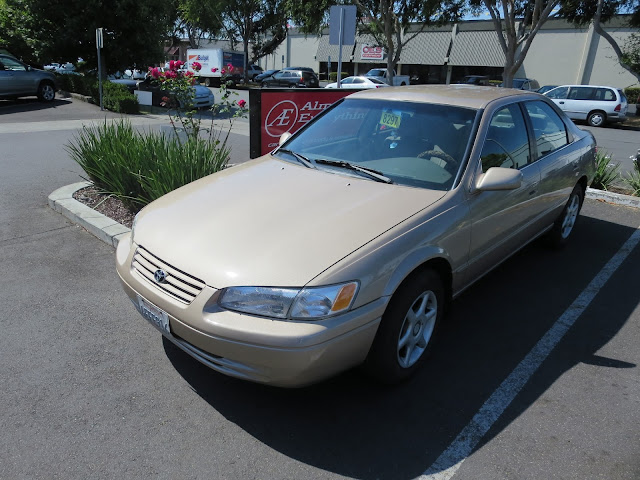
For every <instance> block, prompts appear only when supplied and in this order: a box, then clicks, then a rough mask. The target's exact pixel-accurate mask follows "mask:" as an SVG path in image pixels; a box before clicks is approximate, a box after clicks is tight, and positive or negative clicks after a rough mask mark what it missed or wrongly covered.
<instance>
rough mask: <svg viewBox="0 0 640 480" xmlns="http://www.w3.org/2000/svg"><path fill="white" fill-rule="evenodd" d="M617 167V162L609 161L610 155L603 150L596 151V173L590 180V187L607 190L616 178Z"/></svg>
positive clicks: (618, 166) (618, 165) (618, 167)
mask: <svg viewBox="0 0 640 480" xmlns="http://www.w3.org/2000/svg"><path fill="white" fill-rule="evenodd" d="M619 169H620V164H619V163H611V155H608V154H606V153H605V152H603V151H599V152H598V153H596V174H595V176H594V177H593V182H591V188H597V189H598V190H608V189H609V187H611V185H612V184H613V183H614V182H615V181H616V180H617V178H618V176H619V175H618V170H619Z"/></svg>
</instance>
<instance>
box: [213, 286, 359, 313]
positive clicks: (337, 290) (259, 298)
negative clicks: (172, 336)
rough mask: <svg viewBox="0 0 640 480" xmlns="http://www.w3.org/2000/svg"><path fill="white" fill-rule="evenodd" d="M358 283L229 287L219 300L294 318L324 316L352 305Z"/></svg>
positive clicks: (234, 306) (225, 304)
mask: <svg viewBox="0 0 640 480" xmlns="http://www.w3.org/2000/svg"><path fill="white" fill-rule="evenodd" d="M357 292H358V283H357V282H349V283H342V284H339V285H330V286H327V287H311V288H303V289H299V288H277V287H229V288H227V289H225V290H224V292H223V293H222V295H221V296H220V300H219V301H218V304H219V305H220V306H221V307H222V308H225V309H227V310H235V311H238V312H243V313H250V314H253V315H261V316H265V317H275V318H292V319H297V320H307V319H319V318H326V317H330V316H333V315H337V314H338V313H342V312H345V311H347V310H349V309H350V308H351V305H352V304H353V300H354V299H355V297H356V293H357Z"/></svg>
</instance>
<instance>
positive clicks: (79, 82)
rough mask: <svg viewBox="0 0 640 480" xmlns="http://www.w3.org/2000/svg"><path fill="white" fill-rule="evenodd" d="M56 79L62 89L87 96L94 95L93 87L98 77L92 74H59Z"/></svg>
mask: <svg viewBox="0 0 640 480" xmlns="http://www.w3.org/2000/svg"><path fill="white" fill-rule="evenodd" d="M56 80H57V82H58V88H59V89H60V90H63V91H65V92H72V93H79V94H80V95H87V96H92V89H93V87H94V85H95V84H96V83H97V79H96V78H95V77H93V76H90V75H69V74H63V75H60V74H58V75H56Z"/></svg>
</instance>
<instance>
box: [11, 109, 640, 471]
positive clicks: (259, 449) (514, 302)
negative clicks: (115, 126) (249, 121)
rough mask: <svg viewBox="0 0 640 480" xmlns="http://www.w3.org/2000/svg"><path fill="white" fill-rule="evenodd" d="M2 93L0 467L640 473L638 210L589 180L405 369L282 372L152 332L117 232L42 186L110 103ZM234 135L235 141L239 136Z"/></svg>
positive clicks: (58, 173) (65, 177) (68, 177)
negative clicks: (109, 237)
mask: <svg viewBox="0 0 640 480" xmlns="http://www.w3.org/2000/svg"><path fill="white" fill-rule="evenodd" d="M8 108H9V107H7V106H6V105H0V145H2V150H3V153H2V155H0V171H2V175H1V176H0V265H2V275H1V276H0V304H1V305H2V306H3V307H2V309H1V310H0V326H1V328H2V333H3V334H2V336H0V352H2V360H3V368H2V372H1V373H0V382H1V383H2V385H3V388H2V390H0V402H1V403H2V405H3V407H4V408H3V409H2V412H1V413H0V420H1V423H2V425H3V435H2V438H1V439H0V478H7V479H23V478H24V479H26V478H29V479H32V478H46V479H51V478H64V479H86V478H98V479H101V478H105V479H106V478H109V479H111V478H113V479H120V478H148V477H154V478H167V479H173V478H185V479H188V478H194V479H196V478H207V479H234V478H255V479H298V478H310V479H338V478H357V479H378V478H389V479H410V478H420V477H422V478H426V479H433V480H435V479H444V478H453V479H454V480H458V479H469V480H476V479H541V478H545V479H547V478H548V479H551V478H558V479H587V478H588V479H607V480H614V479H629V480H631V479H638V478H640V455H639V454H640V435H639V434H638V432H639V431H640V375H639V374H638V365H639V364H640V349H639V348H638V345H639V344H640V307H639V303H640V288H639V287H638V285H639V283H638V280H637V277H638V267H639V266H640V247H638V246H635V247H633V246H632V245H630V244H628V243H626V242H628V241H629V239H637V238H638V236H639V234H638V229H639V228H640V210H638V209H633V208H629V207H622V206H616V205H612V204H609V203H606V202H601V201H595V200H587V201H586V202H585V206H584V208H583V212H582V216H581V218H580V220H579V222H578V224H577V225H576V230H575V232H574V233H575V237H574V238H572V242H571V243H570V244H569V245H568V247H567V248H566V249H565V250H563V251H561V252H556V251H550V250H548V249H547V248H546V246H545V245H544V244H543V243H542V242H535V243H533V244H531V245H529V246H528V247H526V248H525V249H524V250H522V251H521V252H520V253H518V254H517V255H515V256H514V257H512V258H511V259H509V260H508V261H507V262H505V263H504V264H503V265H502V266H500V267H499V268H498V269H496V270H494V271H493V272H492V273H490V274H489V275H487V276H486V277H485V278H484V279H482V280H481V281H480V282H479V283H477V284H476V285H474V286H473V287H472V288H470V289H469V290H467V291H466V292H465V293H464V294H463V295H462V296H461V297H459V298H458V299H457V300H456V301H455V303H454V308H453V311H452V314H451V316H450V318H449V321H448V322H447V323H446V324H445V326H444V329H443V331H442V336H441V338H440V339H439V340H440V341H439V343H438V344H437V345H436V348H435V350H434V352H433V356H432V358H431V361H430V362H429V364H428V365H427V366H426V367H427V368H425V369H424V370H423V371H422V372H420V374H419V375H417V376H416V377H415V378H413V379H412V380H411V381H410V382H407V383H405V384H403V385H400V386H398V387H395V388H382V387H379V386H376V385H373V384H371V383H370V382H368V381H367V380H366V379H365V378H363V377H362V376H361V375H360V374H359V373H358V372H357V371H352V372H347V373H346V374H344V375H342V376H340V377H338V378H335V379H333V380H330V381H328V382H325V383H322V384H320V385H316V386H313V387H310V388H306V389H300V390H282V389H274V388H269V387H264V386H260V385H254V384H249V383H245V382H241V381H237V380H234V379H231V378H227V377H224V376H222V375H219V374H217V373H215V372H212V371H210V370H208V369H207V368H206V367H204V366H202V365H200V364H198V363H197V362H195V361H194V360H192V359H191V358H190V357H188V356H186V355H185V354H183V353H182V352H181V351H179V350H177V349H176V348H174V347H173V346H172V345H170V344H168V343H166V342H164V341H163V340H162V337H161V335H160V334H159V333H157V332H156V331H155V330H154V329H152V327H150V326H149V325H148V324H147V323H146V322H145V320H144V319H142V317H140V316H139V314H138V313H137V312H136V311H135V309H134V308H133V306H132V305H131V304H130V303H129V301H128V300H127V298H126V296H125V295H124V293H123V292H122V291H121V288H120V286H119V284H118V280H117V276H116V273H115V267H114V259H113V255H114V250H113V248H112V247H110V246H109V245H106V244H105V243H103V242H101V241H100V240H98V239H96V238H95V237H93V236H92V235H90V234H89V233H87V232H86V231H84V230H83V229H82V228H80V227H78V226H76V225H75V224H73V223H71V222H70V221H68V220H67V219H65V218H64V217H63V216H61V215H59V214H58V213H56V212H54V211H53V210H51V209H50V208H49V207H48V206H47V196H48V195H49V194H50V193H51V192H52V191H54V190H55V189H57V188H59V187H61V186H64V185H68V184H70V183H75V182H77V181H79V180H80V179H81V175H82V172H81V171H80V169H79V167H78V166H77V165H76V164H74V163H73V162H72V161H71V160H70V159H69V157H68V155H67V154H66V152H65V150H64V146H65V145H66V144H67V142H68V141H69V139H70V138H71V137H72V136H73V134H74V133H75V132H76V129H77V128H78V125H82V124H83V123H84V122H87V121H89V120H93V121H95V120H97V121H102V120H103V119H104V117H105V115H104V114H102V113H100V111H99V110H97V109H96V108H95V107H93V106H90V105H86V104H80V103H78V102H72V101H66V100H61V101H60V103H59V104H56V105H55V107H54V108H53V109H52V110H47V109H41V108H37V107H33V109H30V108H29V107H28V105H27V107H25V106H24V105H22V106H21V108H18V109H17V110H10V109H8ZM11 108H13V107H11ZM107 117H108V118H114V117H117V116H116V115H113V114H107ZM135 121H136V122H138V124H139V125H140V126H141V127H142V126H150V127H153V128H157V127H158V126H159V125H161V124H162V123H163V122H164V121H165V119H163V118H161V117H155V116H152V117H149V118H145V117H139V118H136V119H135ZM65 122H67V123H65ZM630 133H631V134H635V135H637V132H630ZM234 142H236V143H234V147H233V148H234V156H242V155H245V154H244V153H242V150H241V149H242V148H246V149H247V151H248V137H247V136H246V135H242V134H237V135H235V137H234ZM244 142H246V146H244ZM636 142H638V140H636ZM235 145H237V146H238V147H237V149H236V148H235ZM625 245H626V247H624V246H625ZM625 248H626V249H625ZM621 252H622V253H621ZM616 255H617V256H616ZM612 259H614V260H612ZM612 262H613V263H612ZM616 262H617V263H616ZM614 267H615V268H614ZM558 326H560V327H562V326H564V329H563V328H560V331H561V332H564V333H562V334H558V333H556V334H554V335H552V337H549V336H548V332H557V331H558V330H557V329H558ZM554 328H555V329H556V330H554ZM541 344H542V347H540V348H541V350H540V349H539V350H535V348H536V347H537V346H539V345H541ZM532 351H534V352H542V353H545V354H542V353H541V354H540V355H538V357H536V358H533V359H530V357H529V355H530V352H532ZM547 354H548V355H547ZM534 357H535V355H534ZM527 359H529V360H527ZM536 362H537V363H536ZM523 363H524V364H525V367H529V369H528V370H527V368H524V369H519V366H520V365H522V364H523ZM536 364H538V365H539V367H538V368H535V369H533V371H531V366H532V365H533V366H535V365H536ZM514 372H515V375H514ZM505 383H506V387H503V385H505ZM496 392H498V393H497V394H496ZM496 395H497V398H496Z"/></svg>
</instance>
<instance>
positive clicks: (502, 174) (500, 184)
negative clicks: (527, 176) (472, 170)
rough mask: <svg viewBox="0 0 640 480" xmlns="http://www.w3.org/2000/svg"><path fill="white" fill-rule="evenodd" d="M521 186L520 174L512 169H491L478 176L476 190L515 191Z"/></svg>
mask: <svg viewBox="0 0 640 480" xmlns="http://www.w3.org/2000/svg"><path fill="white" fill-rule="evenodd" d="M520 185H522V172H521V171H520V170H516V169H513V168H503V167H491V168H490V169H489V170H487V171H486V172H485V173H483V174H482V175H480V177H479V178H478V180H477V181H476V189H477V190H479V191H481V192H489V191H495V190H515V189H516V188H520Z"/></svg>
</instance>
